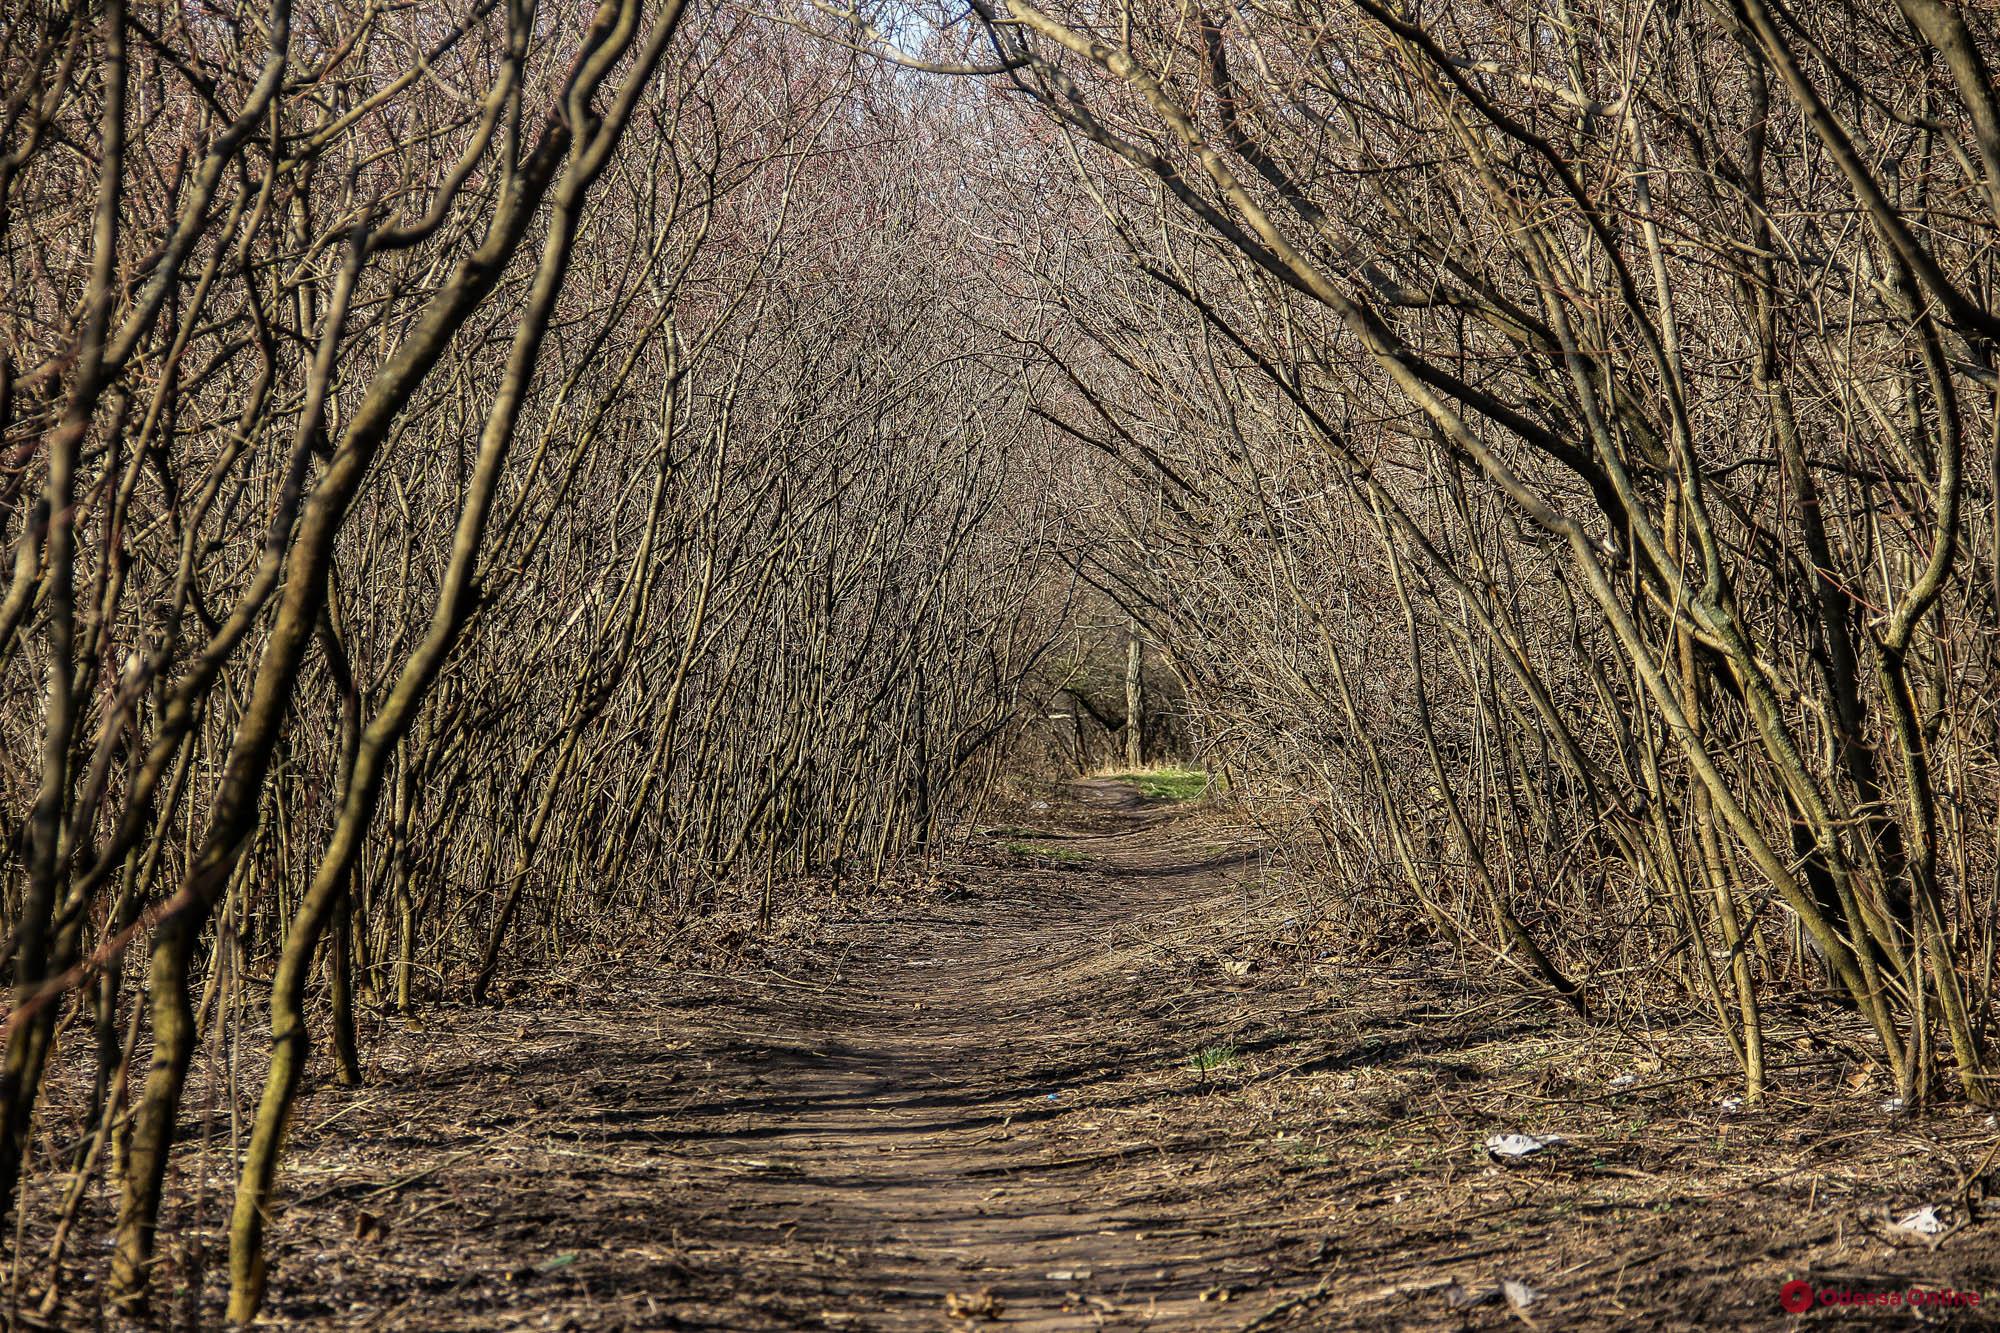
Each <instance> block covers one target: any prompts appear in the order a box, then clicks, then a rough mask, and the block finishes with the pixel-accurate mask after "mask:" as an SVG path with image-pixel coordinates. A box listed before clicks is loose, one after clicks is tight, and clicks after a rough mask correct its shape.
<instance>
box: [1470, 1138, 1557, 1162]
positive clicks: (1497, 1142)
mask: <svg viewBox="0 0 2000 1333" xmlns="http://www.w3.org/2000/svg"><path fill="white" fill-rule="evenodd" d="M1568 1142H1569V1140H1568V1139H1566V1138H1564V1137H1563V1136H1562V1135H1560V1134H1495V1135H1493V1136H1492V1137H1491V1138H1489V1139H1487V1140H1486V1151H1488V1152H1490V1153H1492V1154H1493V1155H1494V1156H1495V1157H1507V1158H1513V1159H1516V1160H1518V1159H1520V1158H1523V1157H1533V1156H1534V1155H1535V1154H1536V1153H1538V1152H1542V1151H1544V1150H1546V1149H1549V1148H1557V1147H1560V1146H1562V1145H1563V1144H1565V1143H1568Z"/></svg>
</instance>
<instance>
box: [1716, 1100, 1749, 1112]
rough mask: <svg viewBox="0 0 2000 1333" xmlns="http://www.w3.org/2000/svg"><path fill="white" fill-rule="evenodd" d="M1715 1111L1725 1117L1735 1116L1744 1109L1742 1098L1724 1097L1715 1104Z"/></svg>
mask: <svg viewBox="0 0 2000 1333" xmlns="http://www.w3.org/2000/svg"><path fill="white" fill-rule="evenodd" d="M1715 1109H1716V1110H1718V1111H1720V1112H1722V1113H1723V1114H1724V1115H1735V1114H1736V1113H1737V1112H1738V1111H1740V1110H1742V1109H1743V1099H1742V1098H1741V1097H1724V1098H1723V1099H1722V1100H1721V1101H1719V1102H1717V1103H1716V1104H1715Z"/></svg>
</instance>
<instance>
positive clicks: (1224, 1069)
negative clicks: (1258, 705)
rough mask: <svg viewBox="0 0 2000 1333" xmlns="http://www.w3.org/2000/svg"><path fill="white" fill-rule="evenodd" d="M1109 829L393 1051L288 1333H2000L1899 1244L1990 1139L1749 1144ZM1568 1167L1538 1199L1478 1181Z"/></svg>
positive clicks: (1759, 1119) (1894, 1132)
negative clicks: (1315, 949) (1331, 952)
mask: <svg viewBox="0 0 2000 1333" xmlns="http://www.w3.org/2000/svg"><path fill="white" fill-rule="evenodd" d="M1076 795H1077V800H1078V804H1077V805H1075V806H1074V807H1064V808H1058V809H1056V810H1053V811H1049V812H1046V814H1045V815H1042V816H1039V817H1045V818H1048V819H1051V820H1054V821H1056V823H1057V824H1058V825H1059V826H1058V827H1052V828H1047V829H1041V830H1010V831H1005V832H1002V833H1000V834H998V835H996V836H994V837H992V838H990V839H989V840H988V842H987V845H988V848H989V850H988V852H987V853H985V854H984V855H983V856H977V855H976V856H973V857H971V858H970V859H968V860H966V861H965V862H964V863H962V864H957V865H955V866H953V867H951V868H950V869H949V870H948V871H947V873H946V874H945V875H944V877H943V878H942V880H941V882H940V883H939V884H937V885H935V886H933V887H932V888H931V889H930V890H929V891H927V892H922V893H918V894H915V895H911V896H904V897H900V898H895V899H890V898H884V899H880V900H875V901H872V902H868V903H864V904H861V905H860V906H858V907H851V908H849V909H848V910H845V911H844V912H840V913H835V914H833V915H831V916H824V917H822V918H821V920H820V923H819V924H817V925H815V926H814V927H813V928H812V929H811V930H810V931H803V932H799V931H795V932H793V933H792V934H791V935H787V934H786V932H785V931H784V930H781V931H780V932H779V938H778V939H777V940H775V941H773V942H771V943H769V944H768V945H766V944H763V943H760V942H758V941H756V940H752V939H748V938H745V939H738V940H735V941H733V942H731V941H728V940H724V941H722V942H720V943H718V944H715V945H712V946H709V947H710V952H711V953H713V954H714V955H715V956H714V958H713V960H712V961H704V959H703V957H702V956H700V955H699V954H698V953H697V955H696V956H695V957H693V959H692V960H690V958H689V957H688V956H687V952H686V950H685V949H683V950H682V951H681V952H680V953H679V954H678V955H677V956H676V958H675V960H674V962H673V963H672V964H671V965H669V964H667V963H648V962H643V961H638V960H628V961H625V962H622V963H617V964H613V965H608V966H606V967H604V968H602V969H600V970H599V971H598V972H597V973H596V974H594V975H593V976H591V977H588V978H585V979H583V980H582V981H581V982H580V983H579V984H578V985H577V986H576V988H575V989H574V990H573V992H572V993H570V994H569V995H568V996H567V997H566V998H565V999H564V1000H563V1001H562V1002H561V1004H560V1005H559V1006H558V1007H556V1008H554V1009H553V1010H551V1009H548V1008H545V1007H542V1006H541V1005H540V1004H533V1005H531V1004H526V1003H523V1004H518V1005H516V1006H513V1007H510V1008H509V1009H507V1010H504V1011H501V1012H499V1013H498V1014H496V1013H494V1012H493V1011H447V1012H444V1013H442V1014H438V1015H434V1016H433V1017H431V1018H429V1019H427V1020H426V1023H427V1027H426V1028H425V1030H424V1031H422V1032H421V1033H420V1034H413V1035H411V1036H410V1037H409V1038H407V1039H402V1038H401V1037H400V1034H397V1033H394V1032H390V1033H388V1034H386V1036H385V1038H384V1039H382V1040H378V1041H377V1043H376V1044H375V1049H376V1050H377V1051H378V1061H379V1063H378V1067H377V1068H376V1069H375V1071H374V1072H373V1075H372V1078H371V1084H370V1086H368V1087H366V1088H363V1089H361V1090H358V1091H355V1092H345V1091H341V1090H338V1089H333V1088H323V1089H321V1090H319V1091H318V1092H317V1093H316V1094H315V1095H314V1097H313V1098H312V1100H311V1102H310V1105H309V1106H308V1109H307V1112H306V1116H305V1123H304V1124H303V1125H302V1127H301V1130H300V1133H299V1136H298V1146H297V1151H296V1155H295V1158H294V1162H295V1164H296V1165H295V1169H293V1170H292V1171H291V1173H290V1175H289V1177H288V1181H289V1184H290V1186H291V1189H292V1202H291V1204H290V1206H289V1207H288V1208H287V1210H286V1213H285V1216H284V1218H283V1219H282V1220H281V1222H280V1224H279V1226H278V1228H277V1235H278V1237H279V1242H278V1244H279V1268H278V1274H279V1276H278V1280H277V1283H276V1285H275V1288H274V1293H273V1295H274V1299H273V1304H272V1310H271V1313H272V1316H273V1318H274V1320H275V1321H276V1322H278V1323H281V1324H289V1325H297V1326H300V1327H321V1326H326V1325H329V1324H337V1325H342V1326H349V1327H373V1328H453V1329H475V1328H477V1329H488V1328H576V1329H655V1328H662V1329H664V1328H701V1329H743V1330H772V1329H798V1328H833V1329H856V1330H859V1329H888V1330H899V1329H940V1328H948V1327H954V1328H978V1327H984V1326H989V1325H990V1326H994V1327H1000V1328H1017V1329H1064V1330H1069V1329H1089V1328H1100V1327H1101V1328H1142V1327H1155V1326H1158V1327H1173V1328H1187V1329H1203V1330H1206V1329H1216V1330H1249V1329H1257V1328H1274V1327H1286V1328H1349V1327H1353V1328H1383V1327H1388V1328H1395V1327H1403V1328H1411V1329H1417V1328H1424V1329H1429V1328H1437V1327H1465V1328H1521V1327H1524V1326H1529V1327H1538V1328H1539V1327H1600V1328H1624V1327H1635V1326H1642V1325H1645V1326H1654V1327H1665V1328H1678V1327H1693V1326H1707V1327H1739V1326H1741V1327H1769V1326H1772V1325H1774V1324H1776V1323H1778V1322H1779V1320H1780V1319H1781V1318H1782V1316H1781V1315H1780V1312H1779V1311H1778V1309H1777V1289H1778V1286H1779V1284H1780V1283H1781V1282H1782V1281H1783V1280H1785V1278H1787V1277H1788V1276H1792V1275H1794V1274H1796V1273H1798V1272H1800V1271H1811V1272H1812V1273H1813V1274H1814V1275H1815V1277H1816V1280H1833V1279H1836V1278H1837V1279H1840V1280H1844V1281H1847V1282H1849V1283H1850V1284H1858V1283H1862V1282H1876V1283H1882V1282H1887V1283H1901V1284H1903V1285H1905V1286H1907V1285H1909V1284H1910V1283H1912V1282H1919V1281H1920V1282H1923V1283H1925V1284H1928V1285H1931V1286H1946V1285H1956V1286H1961V1287H1977V1286H1979V1284H1980V1283H1981V1282H1984V1283H1985V1285H1986V1288H1987V1289H1988V1290H1989V1291H1991V1292H1992V1293H1993V1299H1994V1300H1995V1301H2000V1271H1996V1260H1995V1258H1994V1257H1993V1256H1992V1253H1991V1251H1992V1250H1993V1247H1992V1246H1991V1245H1990V1244H1989V1243H1987V1241H1986V1240H1985V1239H1983V1238H1982V1235H1981V1232H1980V1231H1979V1229H1977V1228H1975V1229H1974V1230H1973V1231H1972V1232H1970V1233H1961V1234H1960V1235H1957V1236H1954V1237H1950V1238H1947V1241H1946V1242H1945V1243H1944V1244H1942V1245H1938V1246H1936V1247H1935V1248H1933V1247H1931V1246H1930V1244H1929V1243H1928V1242H1925V1243H1924V1244H1923V1245H1909V1244H1905V1243H1899V1242H1898V1241H1897V1240H1896V1239H1895V1237H1894V1235H1893V1233H1891V1232H1889V1231H1888V1230H1886V1229H1885V1227H1884V1225H1883V1222H1882V1219H1884V1218H1887V1217H1889V1216H1891V1215H1893V1213H1894V1211H1895V1210H1896V1209H1898V1208H1900V1207H1903V1206H1906V1205H1909V1204H1911V1203H1915V1202H1922V1201H1924V1200H1925V1199H1927V1198H1935V1197H1940V1195H1939V1192H1940V1191H1941V1190H1943V1189H1944V1188H1945V1182H1948V1181H1949V1180H1950V1179H1951V1176H1950V1174H1949V1172H1948V1170H1947V1168H1949V1167H1952V1166H1957V1167H1958V1168H1960V1169H1966V1168H1969V1166H1970V1164H1971V1162H1972V1159H1974V1158H1976V1157H1977V1155H1978V1153H1979V1151H1980V1150H1982V1149H1983V1148H1984V1146H1985V1145H1986V1143H1988V1142H1990V1141H1991V1140H1992V1138H1993V1137H1994V1131H1993V1130H1992V1129H1990V1128H1985V1127H1983V1122H1981V1121H1980V1120H1978V1119H1976V1118H1973V1117H1970V1116H1961V1117H1959V1118H1957V1119H1953V1120H1950V1121H1948V1122H1944V1123H1937V1122H1919V1123H1912V1122H1899V1123H1896V1124H1893V1125H1892V1124H1885V1123H1882V1122H1880V1120H1879V1117H1878V1118H1875V1119H1869V1118H1868V1117H1867V1115H1866V1114H1864V1112H1863V1111H1860V1110H1856V1111H1853V1112H1851V1113H1842V1114H1845V1116H1846V1118H1845V1119H1842V1118H1841V1116H1840V1115H1830V1114H1829V1113H1828V1112H1826V1111H1825V1110H1824V1108H1821V1109H1819V1110H1811V1109H1805V1108H1804V1107H1803V1104H1800V1105H1790V1106H1788V1105H1784V1104H1778V1105H1774V1107H1773V1108H1772V1110H1771V1111H1770V1112H1767V1113H1764V1114H1762V1115H1759V1116H1742V1117H1737V1118H1733V1119H1728V1120H1727V1121H1723V1120H1720V1119H1719V1118H1718V1117H1719V1116H1720V1115H1721V1114H1722V1113H1720V1112H1718V1111H1717V1110H1716V1109H1715V1100H1716V1096H1717V1093H1718V1089H1726V1088H1727V1087H1728V1083H1727V1081H1726V1079H1724V1080H1721V1081H1718V1080H1717V1077H1716V1076H1717V1075H1719V1074H1723V1073H1726V1071H1725V1070H1720V1069H1717V1068H1714V1067H1711V1066H1708V1065H1705V1064H1703V1063H1702V1062H1703V1061H1704V1060H1706V1059H1707V1058H1708V1057H1709V1056H1712V1055H1713V1052H1709V1053H1707V1055H1704V1054H1703V1053H1702V1052H1701V1051H1700V1050H1698V1049H1697V1050H1695V1051H1694V1052H1693V1055H1692V1056H1691V1057H1690V1059H1692V1060H1693V1061H1694V1064H1693V1068H1694V1070H1695V1072H1694V1073H1693V1074H1692V1075H1689V1074H1688V1073H1686V1072H1685V1071H1684V1070H1683V1069H1680V1068H1676V1067H1673V1066H1671V1065H1668V1066H1662V1065H1661V1063H1660V1056H1659V1052H1660V1051H1661V1050H1662V1049H1664V1048H1663V1046H1662V1045H1661V1042H1660V1040H1659V1039H1658V1038H1657V1036H1654V1037H1649V1038H1647V1039H1646V1041H1644V1042H1632V1041H1628V1042H1627V1043H1626V1046H1627V1049H1624V1050H1622V1051H1621V1050H1620V1049H1619V1042H1618V1040H1617V1038H1616V1036H1615V1034H1613V1035H1611V1036H1607V1035H1606V1034H1604V1033H1602V1032H1592V1031H1590V1030H1586V1029H1582V1028H1580V1027H1579V1026H1578V1025H1577V1024H1575V1023H1574V1022H1573V1021H1572V1020H1569V1019H1567V1018H1565V1017H1563V1016H1562V1015H1560V1014H1557V1013H1554V1012H1552V1010H1551V1008H1550V1007H1549V1006H1547V1005H1545V1004H1542V1003H1539V1002H1538V1001H1536V1000H1535V999H1534V998H1533V997H1531V996H1523V995H1521V994H1520V993H1519V992H1518V991H1516V990H1513V989H1511V988H1506V987H1500V988H1497V989H1489V990H1475V989H1468V984H1467V983H1463V982H1459V983H1451V984H1447V983H1443V982H1440V981H1439V980H1438V979H1437V978H1436V976H1435V975H1426V974H1424V973H1422V972H1418V971H1411V972H1406V973H1397V972H1394V971H1392V970H1388V969H1385V968H1383V967H1382V966H1380V965H1378V964H1375V963H1366V962H1363V963H1355V964H1351V965H1350V964H1345V963H1343V962H1342V961H1341V960H1339V959H1334V958H1325V957H1322V956H1319V955H1318V954H1300V953H1298V952H1296V951H1288V950H1287V949H1285V948H1284V947H1282V941H1283V940H1285V939H1286V938H1287V937H1288V934H1289V935H1298V934H1300V932H1298V931H1297V930H1296V929H1295V924H1296V923H1295V922H1292V921H1288V919H1287V917H1288V914H1289V913H1292V912H1294V911H1296V910H1297V909H1296V908H1295V907H1294V906H1291V905H1288V903H1287V902H1286V900H1284V899H1282V898H1280V897H1277V896H1275V893H1274V890H1273V889H1272V888H1271V887H1270V886H1269V885H1268V884H1266V883H1265V882H1264V881H1263V879H1262V878H1261V877H1260V876H1259V875H1258V874H1257V873H1256V859H1255V855H1254V851H1253V850H1252V849H1250V848H1249V847H1248V846H1247V845H1246V844H1245V843H1243V842H1241V841H1240V840H1235V839H1233V838H1232V836H1231V835H1230V834H1228V833H1227V832H1226V831H1222V832H1218V831H1217V827H1216V826H1214V825H1205V824H1204V823H1203V822H1202V821H1200V820H1192V821H1191V820H1187V819H1184V818H1181V817H1179V816H1178V815H1176V814H1175V813H1173V812H1172V811H1170V810H1166V809H1161V808H1153V807H1148V806H1145V805H1143V804H1141V803H1140V802H1138V801H1137V800H1136V799H1135V797H1134V795H1133V793H1131V792H1130V791H1129V789H1126V788H1123V787H1121V786H1118V785H1117V784H1110V783H1096V784H1088V785H1086V786H1084V787H1082V788H1080V789H1079V790H1078V792H1077V793H1076ZM782 924H783V923H781V926H782ZM1274 941H1276V942H1279V943H1274ZM1644 1052H1652V1055H1651V1056H1650V1057H1648V1058H1650V1061H1651V1063H1650V1066H1648V1065H1647V1064H1645V1063H1638V1064H1635V1063H1634V1061H1635V1060H1636V1059H1639V1058H1640V1057H1641V1056H1642V1055H1643V1054H1644ZM1632 1068H1638V1069H1641V1070H1647V1069H1648V1068H1650V1071H1651V1072H1647V1073H1645V1074H1644V1076H1643V1077H1642V1078H1641V1079H1639V1080H1638V1081H1637V1082H1636V1083H1629V1082H1628V1084H1625V1085H1619V1086H1627V1087H1629V1088H1630V1090H1629V1091H1627V1092H1621V1093H1618V1094H1617V1095H1608V1094H1607V1093H1606V1092H1605V1088H1606V1086H1607V1080H1608V1079H1610V1078H1612V1077H1615V1076H1617V1074H1618V1071H1620V1070H1622V1069H1632ZM1828 1077H1829V1078H1831V1077H1833V1076H1832V1075H1829V1076H1828ZM1861 1105H1862V1103H1861V1102H1859V1101H1857V1102H1855V1106H1857V1107H1859V1106H1861ZM1544 1128H1560V1129H1561V1130H1562V1131H1563V1132H1564V1133H1565V1134H1566V1135H1568V1136H1569V1137H1570V1138H1571V1140H1572V1142H1571V1144H1570V1145H1569V1146H1568V1147H1566V1148H1564V1149H1562V1150H1558V1151H1555V1152H1552V1153H1550V1154H1548V1156H1547V1157H1546V1158H1544V1159H1543V1160H1541V1161H1538V1162H1536V1163H1533V1164H1532V1165H1530V1166H1528V1167H1525V1168H1520V1169H1509V1168H1503V1167H1500V1166H1498V1165H1495V1164H1494V1163H1493V1162H1492V1161H1490V1160H1488V1159H1487V1158H1486V1157H1485V1156H1484V1155H1483V1153H1481V1152H1480V1151H1479V1148H1478V1145H1479V1144H1480V1143H1481V1142H1483V1138H1484V1135H1485V1134H1486V1133H1488V1132H1489V1131H1492V1130H1496V1129H1544ZM197 1231H198V1228H195V1229H190V1230H189V1231H188V1233H187V1234H190V1235H193V1234H197ZM1503 1279H1504V1280H1514V1281H1519V1282H1523V1283H1526V1284H1528V1285H1529V1286H1530V1287H1531V1288H1533V1290H1534V1293H1535V1295H1534V1297H1533V1303H1532V1304H1531V1305H1529V1306H1528V1307H1526V1308H1523V1309H1521V1310H1518V1311H1517V1310H1516V1309H1514V1308H1513V1307H1512V1306H1510V1305H1509V1304H1508V1303H1507V1301H1506V1300H1505V1299H1504V1297H1503V1296H1502V1295H1501V1291H1500V1288H1499V1286H1498V1284H1499V1282H1500V1281H1502V1280H1503ZM210 1285H211V1286H212V1285H213V1284H212V1283H211V1284H210ZM1989 1308H1990V1307H1989ZM1828 1313H1831V1312H1828ZM1983 1315H1984V1312H1981V1314H1980V1315H1979V1316H1974V1315H1972V1314H1969V1313H1967V1312H1963V1311H1959V1312H1955V1313H1952V1314H1949V1315H1947V1316H1944V1317H1942V1318H1940V1319H1936V1320H1932V1321H1930V1322H1933V1323H1953V1324H1966V1325H1970V1324H1974V1323H1978V1322H1979V1321H1980V1319H1981V1318H1983ZM1815 1317H1816V1316H1815Z"/></svg>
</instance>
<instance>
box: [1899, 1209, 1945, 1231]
mask: <svg viewBox="0 0 2000 1333" xmlns="http://www.w3.org/2000/svg"><path fill="white" fill-rule="evenodd" d="M1896 1227H1897V1229H1898V1230H1900V1231H1914V1232H1915V1233H1916V1234H1918V1235H1919V1236H1935V1235H1937V1234H1938V1233H1939V1232H1940V1231H1943V1230H1944V1229H1945V1220H1944V1219H1943V1218H1942V1217H1939V1216H1938V1211H1937V1205H1936V1204H1933V1203H1927V1204H1925V1205H1924V1206H1923V1207H1921V1208H1919V1209H1917V1210H1916V1211H1915V1212H1912V1213H1905V1214H1903V1215H1902V1216H1901V1217H1899V1218H1897V1219H1896Z"/></svg>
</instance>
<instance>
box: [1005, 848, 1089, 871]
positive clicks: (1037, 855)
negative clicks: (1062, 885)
mask: <svg viewBox="0 0 2000 1333" xmlns="http://www.w3.org/2000/svg"><path fill="white" fill-rule="evenodd" d="M1007 850H1008V851H1009V852H1010V853H1012V854H1013V855H1015V856H1024V857H1026V858H1028V859H1029V860H1031V861H1050V862H1053V863H1054V864H1056V865H1059V866H1080V865H1083V864H1084V863H1086V862H1087V861H1089V860H1090V858H1089V857H1087V856H1085V855H1084V854H1083V853H1082V852H1073V851H1071V850H1070V849H1069V848H1067V847H1045V846H1043V845H1042V844H1040V843H1034V842H1010V843H1008V844H1007Z"/></svg>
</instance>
